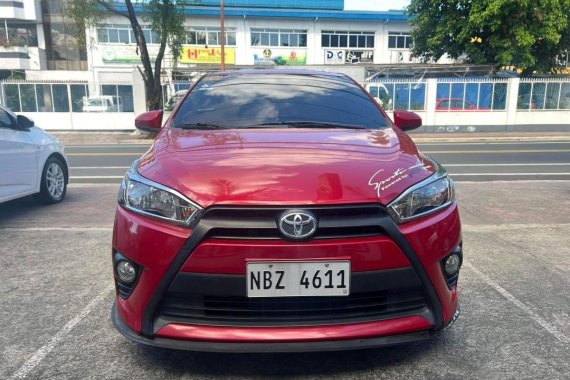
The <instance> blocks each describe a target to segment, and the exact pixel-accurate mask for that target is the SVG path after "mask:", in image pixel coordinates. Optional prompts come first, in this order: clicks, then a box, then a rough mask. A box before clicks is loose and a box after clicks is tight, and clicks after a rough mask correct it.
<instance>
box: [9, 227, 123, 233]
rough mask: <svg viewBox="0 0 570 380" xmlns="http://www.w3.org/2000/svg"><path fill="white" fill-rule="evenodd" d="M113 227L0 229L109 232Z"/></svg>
mask: <svg viewBox="0 0 570 380" xmlns="http://www.w3.org/2000/svg"><path fill="white" fill-rule="evenodd" d="M112 230H113V227H0V231H20V232H22V231H23V232H49V231H67V232H86V231H87V232H93V231H95V232H99V231H103V232H107V231H112Z"/></svg>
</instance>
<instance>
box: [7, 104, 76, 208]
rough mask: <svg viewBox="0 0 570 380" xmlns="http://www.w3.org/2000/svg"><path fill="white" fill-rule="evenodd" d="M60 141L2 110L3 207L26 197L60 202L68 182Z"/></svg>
mask: <svg viewBox="0 0 570 380" xmlns="http://www.w3.org/2000/svg"><path fill="white" fill-rule="evenodd" d="M63 150H64V148H63V145H62V144H61V143H60V142H59V140H58V139H57V138H55V137H53V136H51V135H49V134H48V133H46V132H44V131H43V130H42V129H40V128H38V127H36V126H34V122H33V121H32V120H30V119H28V118H27V117H25V116H22V115H18V116H16V115H15V114H14V113H12V112H11V111H10V110H8V109H6V108H4V107H2V106H0V203H2V202H6V201H9V200H12V199H15V198H20V197H23V196H26V195H30V194H34V198H36V199H37V200H39V201H40V202H42V203H46V204H52V203H57V202H61V201H62V200H63V198H64V197H65V192H66V190H67V182H68V178H69V174H68V173H69V171H68V164H67V158H66V157H65V154H64V151H63Z"/></svg>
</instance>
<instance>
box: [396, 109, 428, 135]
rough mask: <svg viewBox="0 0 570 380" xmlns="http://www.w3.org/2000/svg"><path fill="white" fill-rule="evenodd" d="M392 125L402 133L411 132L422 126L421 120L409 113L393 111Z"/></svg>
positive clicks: (414, 114)
mask: <svg viewBox="0 0 570 380" xmlns="http://www.w3.org/2000/svg"><path fill="white" fill-rule="evenodd" d="M394 124H396V126H397V127H398V128H400V129H401V130H404V131H411V130H412V129H416V128H419V127H421V126H422V118H421V117H420V116H419V115H418V114H416V113H414V112H409V111H394Z"/></svg>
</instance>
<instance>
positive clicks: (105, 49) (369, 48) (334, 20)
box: [0, 0, 414, 82]
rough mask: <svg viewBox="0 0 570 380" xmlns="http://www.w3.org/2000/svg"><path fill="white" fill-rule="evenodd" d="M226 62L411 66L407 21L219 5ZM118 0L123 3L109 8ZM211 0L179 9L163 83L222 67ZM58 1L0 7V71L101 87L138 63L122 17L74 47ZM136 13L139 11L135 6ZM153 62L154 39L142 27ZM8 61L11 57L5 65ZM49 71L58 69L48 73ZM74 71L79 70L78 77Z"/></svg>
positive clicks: (336, 10) (322, 1) (258, 0)
mask: <svg viewBox="0 0 570 380" xmlns="http://www.w3.org/2000/svg"><path fill="white" fill-rule="evenodd" d="M225 3H226V10H225V20H226V21H225V37H226V39H225V40H226V49H225V58H226V60H225V61H226V64H228V66H229V67H232V66H239V67H241V66H267V65H293V66H306V65H366V64H383V63H401V62H407V63H409V62H413V61H414V58H413V57H412V55H411V53H410V47H411V44H412V41H411V38H410V37H409V24H408V22H407V16H405V15H404V13H403V11H402V10H386V11H359V10H345V5H350V0H348V1H347V2H346V3H347V4H345V1H343V0H309V1H302V0H281V1H279V2H277V1H271V0H226V2H225ZM117 4H123V3H121V2H117ZM219 5H220V4H219V1H217V0H194V1H189V2H188V5H187V6H185V7H184V14H185V16H186V17H185V27H186V31H187V33H186V36H185V37H186V44H185V45H184V48H183V54H182V56H181V57H172V56H168V55H167V57H166V61H165V64H164V65H163V67H164V68H165V72H164V73H163V77H164V78H165V79H168V78H178V77H180V76H181V75H182V76H184V73H187V72H189V73H191V72H193V71H196V70H200V69H204V68H211V67H212V66H215V65H219V64H220V61H221V49H220V7H219ZM64 6H65V1H64V0H42V1H33V0H16V1H2V2H0V12H1V13H0V19H3V21H4V22H3V24H4V25H3V26H2V27H0V28H3V29H0V34H2V36H0V45H2V47H1V48H0V65H1V66H0V71H2V72H3V73H0V75H2V74H4V77H6V76H7V75H8V72H9V73H10V74H12V73H13V71H14V70H15V71H17V72H24V73H25V77H26V79H44V80H54V79H64V78H65V79H68V80H91V81H94V82H104V81H106V80H108V79H109V78H110V77H113V78H116V77H117V75H120V76H123V77H124V76H125V75H129V74H130V73H132V72H133V71H135V70H136V66H137V65H140V59H139V56H138V52H137V47H136V43H135V41H134V35H133V33H132V31H131V28H130V25H129V23H128V20H127V19H126V18H122V17H120V16H114V15H111V14H109V17H108V18H107V19H106V20H104V21H102V22H101V23H100V25H99V26H98V27H96V28H88V29H87V30H86V31H85V33H86V42H87V43H86V46H85V47H81V46H80V44H79V42H78V39H77V33H80V31H76V30H75V27H74V25H73V23H71V22H69V20H67V19H66V16H65V12H64V11H63V10H64ZM139 9H140V8H139ZM142 26H143V31H144V32H145V36H146V40H147V43H148V46H149V51H150V54H151V57H152V56H153V55H156V53H157V51H158V46H159V45H158V36H157V35H156V34H155V33H153V32H152V31H151V29H150V26H149V25H145V24H144V21H142ZM7 59H12V60H13V59H16V61H10V62H9V64H8V62H7V61H6V60H7ZM53 71H66V73H65V74H64V73H54V72H53ZM78 71H79V72H78Z"/></svg>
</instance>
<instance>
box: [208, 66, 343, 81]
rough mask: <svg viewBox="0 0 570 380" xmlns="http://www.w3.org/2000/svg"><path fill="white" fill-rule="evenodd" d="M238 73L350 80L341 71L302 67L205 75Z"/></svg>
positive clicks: (233, 73)
mask: <svg viewBox="0 0 570 380" xmlns="http://www.w3.org/2000/svg"><path fill="white" fill-rule="evenodd" d="M240 75H303V76H319V77H327V78H330V79H339V80H343V81H346V80H350V81H351V82H353V81H352V79H351V78H350V77H349V76H348V75H346V74H342V73H337V72H330V71H320V70H303V69H241V70H228V71H214V72H210V73H208V74H206V76H240Z"/></svg>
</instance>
